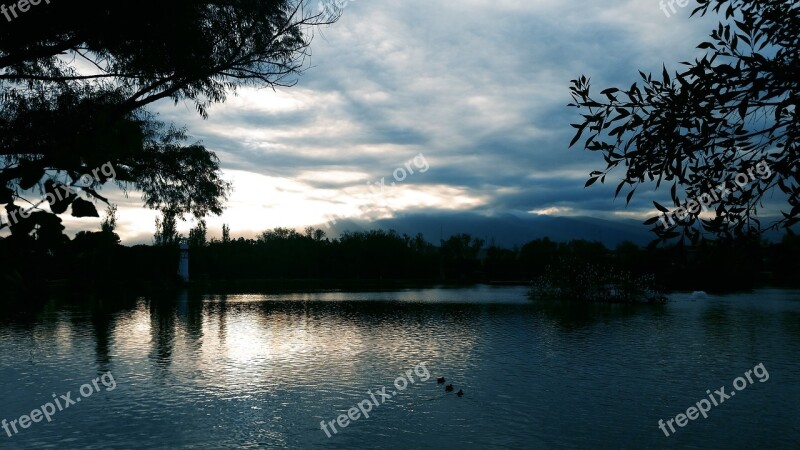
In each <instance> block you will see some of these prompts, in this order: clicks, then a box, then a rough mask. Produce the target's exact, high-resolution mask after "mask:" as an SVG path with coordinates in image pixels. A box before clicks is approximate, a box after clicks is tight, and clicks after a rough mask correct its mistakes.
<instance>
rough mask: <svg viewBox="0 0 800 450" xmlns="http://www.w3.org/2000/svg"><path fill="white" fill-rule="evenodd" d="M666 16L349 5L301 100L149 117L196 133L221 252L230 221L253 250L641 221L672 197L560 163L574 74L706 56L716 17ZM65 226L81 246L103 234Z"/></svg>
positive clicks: (325, 35) (117, 198) (643, 6)
mask: <svg viewBox="0 0 800 450" xmlns="http://www.w3.org/2000/svg"><path fill="white" fill-rule="evenodd" d="M326 1H328V0H326ZM337 1H339V2H341V1H343V0H337ZM667 12H669V17H668V15H667V13H665V12H664V11H663V10H662V9H660V8H659V2H658V1H657V0H635V1H623V0H608V1H596V0H592V1H587V0H558V1H556V0H459V1H458V2H453V1H445V0H424V1H422V0H404V1H402V2H387V1H385V0H382V1H379V0H353V1H346V2H345V3H344V4H343V9H342V16H341V19H340V20H339V21H338V22H337V23H335V24H333V25H330V26H325V27H322V28H317V29H315V30H313V33H314V38H313V42H312V44H311V52H312V56H311V58H309V61H308V64H307V66H306V70H305V71H304V73H303V74H302V76H300V77H298V78H297V84H296V85H295V86H293V87H290V88H280V89H276V90H272V89H240V90H239V91H238V92H237V95H236V96H231V97H229V98H228V100H227V101H226V102H225V103H224V104H219V105H215V106H213V107H212V108H211V109H210V110H209V118H208V119H207V120H203V119H202V118H201V117H200V116H199V115H198V114H197V113H196V111H195V110H194V108H193V106H192V105H191V104H184V103H179V104H177V105H175V104H173V103H172V102H163V103H158V104H155V105H154V106H153V107H152V108H151V110H152V111H155V112H157V113H158V114H159V115H160V119H161V120H163V121H165V122H173V123H175V124H177V125H179V126H180V125H185V126H186V127H187V128H188V133H189V135H190V136H191V137H192V140H196V141H200V142H201V143H202V144H203V145H205V146H206V147H207V148H208V149H209V150H211V151H214V152H215V153H216V154H217V156H218V157H219V159H220V162H221V167H222V169H223V172H224V177H225V178H226V179H227V180H228V181H230V182H232V183H233V192H232V194H231V196H230V198H229V200H228V202H227V204H226V205H227V207H226V211H225V212H224V214H223V215H222V216H220V217H209V218H207V223H208V227H209V234H210V236H218V235H219V234H220V229H221V227H222V224H223V223H227V224H229V226H230V227H231V233H232V235H233V236H234V237H238V236H246V237H252V236H255V235H256V234H258V233H260V232H262V231H265V230H268V229H272V228H275V227H289V228H296V229H298V230H300V229H302V228H304V227H306V226H311V225H314V226H319V225H321V224H326V223H330V222H331V221H335V220H337V219H341V218H353V219H365V220H376V219H383V218H390V217H398V216H401V215H403V214H413V213H416V212H421V211H425V212H430V213H436V212H446V211H450V212H452V211H458V212H474V213H476V214H481V215H496V214H504V213H512V214H517V215H527V214H547V215H560V216H590V217H598V218H612V219H613V218H635V219H642V220H644V219H646V218H648V217H652V216H653V215H655V214H654V208H653V206H652V201H653V200H665V199H667V198H668V192H666V191H664V192H662V191H659V192H657V193H654V192H648V191H646V190H642V191H637V195H636V197H634V200H633V201H632V202H631V204H630V205H628V206H627V207H626V206H625V201H624V198H619V199H616V200H615V199H614V195H613V193H614V189H615V187H616V184H617V183H616V182H615V181H614V180H613V179H612V180H609V181H608V182H607V184H606V185H600V184H595V185H593V186H591V187H590V188H586V189H585V188H584V184H585V182H586V180H587V178H588V174H589V172H591V171H592V170H600V169H603V168H604V167H605V164H604V162H603V160H602V157H601V155H595V154H591V153H589V152H586V151H583V150H581V149H580V145H577V146H575V147H573V148H572V149H568V148H567V146H568V144H569V141H570V140H571V138H572V136H573V128H572V127H570V123H574V122H578V121H579V119H580V116H579V111H578V110H576V109H574V108H568V107H567V104H568V103H570V102H571V98H570V94H569V86H570V80H571V79H574V78H576V77H579V76H581V75H586V76H587V77H591V79H592V81H593V86H594V87H595V88H594V89H593V90H594V91H595V92H599V91H600V90H602V89H603V88H606V87H610V86H620V87H627V86H630V84H631V83H633V82H634V81H639V76H638V70H642V71H644V72H646V73H647V72H653V73H660V72H661V67H662V64H665V65H666V67H667V69H668V70H670V72H674V71H675V70H679V69H680V68H681V66H680V64H679V63H680V62H681V61H687V60H693V59H694V58H695V57H698V56H699V55H701V54H702V53H700V51H699V50H697V49H696V48H695V47H696V46H697V44H699V43H700V42H702V41H703V40H704V39H705V38H706V37H707V35H708V32H709V31H710V30H711V27H712V26H714V25H715V24H716V19H715V18H713V17H712V18H692V19H689V15H690V12H691V6H689V7H685V8H679V7H678V6H677V5H676V12H675V13H674V14H673V13H672V12H671V11H670V10H669V9H667ZM381 180H383V181H381ZM103 194H104V195H105V194H108V195H109V196H110V198H111V200H112V201H113V202H114V203H116V204H118V206H119V213H118V229H117V232H118V234H119V235H120V236H121V237H122V239H123V243H125V244H129V245H130V244H137V243H150V242H151V241H152V236H153V232H154V229H155V226H154V221H155V218H156V216H157V214H156V212H154V211H151V210H148V209H146V208H144V206H143V205H142V201H141V197H140V195H139V194H138V193H136V192H130V193H129V196H128V197H127V198H126V197H124V196H123V195H122V194H121V193H120V192H119V191H114V189H111V188H107V189H105V190H104V191H103ZM62 218H63V219H64V222H65V225H66V226H67V229H68V231H72V232H74V231H77V230H78V229H96V228H98V227H99V220H98V219H75V218H71V217H67V216H62ZM194 224H195V222H194V221H193V220H187V221H185V222H183V223H182V224H181V226H180V229H181V230H182V231H183V232H184V233H186V232H187V231H188V229H189V228H190V227H191V226H193V225H194Z"/></svg>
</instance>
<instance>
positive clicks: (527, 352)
mask: <svg viewBox="0 0 800 450" xmlns="http://www.w3.org/2000/svg"><path fill="white" fill-rule="evenodd" d="M524 293H525V292H524V289H523V288H490V287H478V288H474V289H453V290H444V289H426V290H405V291H396V292H379V293H343V292H328V293H314V294H270V295H266V294H265V295H252V294H251V295H210V294H203V293H194V292H192V293H189V292H185V291H184V292H182V293H179V294H175V295H164V296H162V298H154V297H140V298H119V297H117V298H113V297H110V298H102V299H96V300H94V301H87V302H80V303H73V302H68V301H55V300H54V301H53V302H52V303H51V304H50V305H48V307H47V308H45V309H44V310H42V311H39V312H37V313H36V314H35V315H33V316H22V317H17V318H13V319H11V318H3V319H2V320H1V321H0V335H1V336H2V340H1V341H0V387H2V388H3V389H2V392H3V394H2V395H3V399H2V401H0V420H2V419H3V418H5V419H8V420H12V419H15V418H18V417H19V416H21V415H23V414H27V413H30V411H31V410H32V409H33V408H36V407H38V406H39V405H41V404H42V403H44V402H46V401H48V399H49V398H50V394H51V393H54V392H66V391H69V390H73V391H75V390H77V388H78V387H79V386H80V385H81V384H82V383H85V382H86V381H88V380H91V379H93V378H94V377H96V376H98V375H99V374H102V373H105V372H108V371H111V372H112V373H113V374H114V377H115V378H116V381H117V385H118V387H117V389H115V390H114V391H111V392H103V393H101V394H97V395H96V398H95V396H93V397H92V399H91V400H87V401H85V402H83V403H81V404H80V405H79V406H77V407H75V408H70V409H69V410H66V411H64V412H63V413H61V415H59V416H58V417H57V418H56V419H55V420H54V421H53V422H52V423H37V424H33V425H32V426H31V427H30V428H29V429H27V430H24V431H23V432H22V433H20V434H19V435H15V436H13V437H10V438H9V437H7V436H6V435H5V434H2V433H3V431H2V430H0V446H1V447H3V448H6V447H9V448H17V447H18V448H33V447H36V448H48V447H56V446H58V445H57V444H58V443H59V441H60V440H63V439H66V441H65V442H67V443H68V447H76V448H109V447H113V448H130V447H132V446H136V447H144V448H165V447H170V448H176V447H182V448H192V447H211V448H225V447H228V448H229V447H235V448H245V447H257V446H262V447H293V448H295V447H297V448H308V447H321V446H323V445H325V446H334V447H340V448H350V447H354V446H359V447H366V448H408V447H414V448H416V447H426V448H427V447H441V448H451V447H455V446H458V447H467V448H485V447H487V446H492V447H506V448H554V447H555V448H558V447H563V448H574V447H579V448H598V447H600V448H620V447H627V448H642V447H665V446H675V447H682V448H685V447H689V448H709V447H715V448H719V447H739V446H750V445H749V444H752V445H755V444H756V443H758V444H759V445H761V446H765V447H775V448H797V446H798V445H800V442H798V438H797V436H798V431H800V415H799V414H798V412H797V408H796V404H797V401H798V400H800V386H798V383H797V380H798V379H799V376H800V363H798V361H797V355H798V350H800V295H798V294H797V293H795V292H787V291H761V292H758V293H755V294H747V295H733V296H727V297H712V298H710V299H708V300H702V301H697V302H694V301H691V300H690V299H689V298H688V296H681V295H676V296H675V297H674V299H673V302H671V303H669V304H667V305H663V306H652V307H649V306H648V307H631V306H622V305H590V306H577V305H570V304H566V303H550V302H531V301H529V300H528V299H527V298H526V297H525V295H524ZM420 362H425V363H427V367H428V368H429V369H430V371H431V375H432V378H431V379H430V380H428V381H427V382H424V383H421V382H420V383H417V384H415V385H413V386H411V387H409V389H407V390H406V391H404V392H402V394H400V395H398V396H396V397H395V398H393V399H392V400H390V401H387V403H386V404H384V405H381V406H380V407H379V408H376V410H375V412H374V414H372V415H371V416H370V418H369V419H361V420H358V421H357V422H355V423H353V424H352V425H351V426H349V427H348V428H346V429H344V430H340V431H341V432H340V433H339V434H338V435H335V436H333V437H332V438H330V439H329V438H327V437H326V435H325V433H323V432H322V431H321V430H320V426H319V423H320V421H321V420H326V421H327V420H331V419H334V418H335V417H336V416H338V415H339V414H342V413H346V411H347V409H348V408H350V407H351V406H353V405H354V404H356V403H357V402H358V401H360V400H362V399H364V398H365V396H366V391H367V390H368V389H376V388H380V386H384V385H385V386H389V385H390V384H391V383H392V381H393V380H394V379H395V378H396V377H397V376H398V375H399V374H402V373H403V372H404V371H405V370H407V369H409V368H412V367H414V366H416V365H417V364H419V363H420ZM760 362H763V363H764V364H765V366H766V368H767V369H768V370H769V373H770V375H771V378H770V380H769V381H768V382H766V383H763V384H760V383H759V384H758V385H755V386H753V387H752V388H749V389H748V390H747V392H743V393H742V395H741V396H738V397H736V399H735V401H731V402H728V403H725V405H723V406H720V407H719V408H716V409H715V410H714V411H712V413H711V414H710V415H709V418H708V419H705V420H701V421H694V422H691V423H690V425H688V426H687V427H686V428H682V429H680V430H679V431H678V433H677V434H676V435H674V436H672V437H670V438H665V437H664V435H663V434H662V433H661V431H659V429H658V427H657V422H658V420H659V419H668V418H670V417H674V416H675V415H676V414H678V413H680V412H681V411H682V410H683V411H685V409H686V408H687V407H688V406H691V405H692V404H694V403H695V402H696V401H697V400H698V399H700V398H702V397H704V393H705V391H706V390H707V389H712V388H713V389H716V388H718V387H719V386H722V385H723V384H729V383H730V381H731V380H732V379H733V378H734V377H736V376H738V375H739V374H741V373H742V372H743V371H744V370H746V369H748V368H752V367H753V366H754V365H755V364H758V363H760ZM436 376H445V377H446V378H448V383H449V382H453V383H454V384H455V386H456V390H458V389H464V391H465V392H466V395H465V396H464V397H463V398H457V397H455V396H454V395H453V394H452V393H450V394H447V393H445V392H444V390H443V388H442V387H441V386H440V385H437V384H436V381H435V377H436ZM62 446H63V444H62Z"/></svg>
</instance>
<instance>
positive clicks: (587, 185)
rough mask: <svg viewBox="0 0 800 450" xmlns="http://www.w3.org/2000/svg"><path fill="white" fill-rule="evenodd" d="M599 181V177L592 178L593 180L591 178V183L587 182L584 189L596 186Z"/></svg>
mask: <svg viewBox="0 0 800 450" xmlns="http://www.w3.org/2000/svg"><path fill="white" fill-rule="evenodd" d="M598 179H599V177H592V178H589V181H587V182H586V184H585V185H584V186H583V187H584V188H587V187H589V186H591V185H593V184H595V183H596V182H597V180H598Z"/></svg>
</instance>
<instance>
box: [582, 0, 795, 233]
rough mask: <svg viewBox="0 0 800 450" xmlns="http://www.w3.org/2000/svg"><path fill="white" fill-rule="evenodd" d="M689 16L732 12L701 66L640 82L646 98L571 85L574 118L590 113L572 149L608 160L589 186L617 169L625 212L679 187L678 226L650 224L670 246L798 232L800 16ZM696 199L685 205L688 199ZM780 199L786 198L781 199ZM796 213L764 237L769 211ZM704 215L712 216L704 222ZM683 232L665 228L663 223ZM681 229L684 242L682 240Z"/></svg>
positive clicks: (778, 2) (787, 8) (758, 10)
mask: <svg viewBox="0 0 800 450" xmlns="http://www.w3.org/2000/svg"><path fill="white" fill-rule="evenodd" d="M698 3H699V6H698V7H697V8H696V9H695V10H694V11H693V12H692V16H695V15H700V16H704V15H706V14H708V13H709V12H710V11H713V12H716V13H720V12H724V20H723V21H721V22H720V23H719V26H718V27H717V28H716V29H715V30H713V31H712V33H711V40H710V41H708V42H703V43H701V44H700V45H699V46H698V48H700V49H704V50H706V51H707V54H706V55H705V56H703V58H701V59H695V61H694V62H685V63H683V64H684V65H685V66H686V69H685V70H683V71H681V72H675V73H674V74H673V75H672V76H670V74H669V73H668V71H667V69H666V67H664V70H663V73H662V74H661V77H660V78H657V77H653V76H652V74H648V75H645V74H644V73H642V72H641V71H640V72H639V73H640V76H641V78H642V80H641V82H642V87H641V88H640V87H639V86H638V84H637V83H633V85H632V86H631V87H630V88H629V89H618V88H608V89H604V90H602V91H601V92H600V96H601V97H600V98H595V97H593V96H592V95H591V94H590V80H589V79H588V78H586V77H585V76H581V77H580V78H578V79H576V80H572V88H571V91H572V98H573V100H574V103H572V104H570V106H573V107H576V108H585V109H588V112H586V113H583V114H581V115H582V117H583V120H582V122H580V123H576V124H573V125H572V126H573V127H574V128H576V129H577V132H576V134H575V137H574V138H573V140H572V142H571V143H570V147H571V146H573V145H575V144H576V143H577V142H578V141H581V140H582V139H584V138H583V136H584V133H586V134H587V136H586V137H585V139H584V141H583V142H584V144H583V146H584V148H585V149H586V150H589V151H593V152H599V153H601V154H602V155H603V157H604V159H605V162H606V168H605V169H604V170H598V171H593V172H592V173H591V175H590V178H589V180H588V181H587V183H586V186H587V187H588V186H590V185H591V184H593V183H595V182H596V181H598V180H600V181H601V182H605V179H606V177H607V176H608V175H609V174H610V173H611V172H612V170H613V169H615V168H617V167H618V166H622V167H623V168H624V177H623V178H622V181H621V182H620V183H619V185H618V186H617V191H616V195H619V194H620V192H621V191H622V190H623V189H624V188H626V187H627V191H628V193H627V202H628V203H630V201H631V198H632V197H633V195H634V192H635V191H636V190H637V189H638V188H639V187H641V186H642V185H643V184H645V183H652V182H655V188H656V189H658V188H659V187H660V186H661V185H662V183H663V184H665V185H667V186H669V185H671V190H670V197H671V198H672V202H673V203H674V206H675V207H676V208H677V210H676V211H675V214H671V213H672V212H671V211H670V210H669V209H668V208H667V207H665V206H663V205H661V204H659V203H657V202H654V204H655V207H656V208H657V209H658V210H659V211H660V213H659V214H661V213H664V215H662V216H660V217H653V218H651V219H650V220H648V221H647V222H645V224H647V225H653V224H655V227H654V228H653V231H654V232H655V233H656V234H657V236H658V237H659V238H661V239H670V238H675V237H678V236H680V237H681V241H683V239H684V238H686V239H690V240H692V241H693V242H696V241H698V240H700V239H703V238H704V234H706V233H704V232H708V234H711V235H713V236H716V237H728V238H731V237H734V236H737V235H749V234H759V233H761V232H763V231H764V230H766V229H770V228H777V227H781V226H783V227H791V226H792V225H794V224H795V223H797V222H798V221H799V220H800V185H798V174H800V155H799V154H798V137H800V126H798V125H800V124H799V123H798V118H797V103H798V101H799V100H800V96H799V94H800V93H799V92H798V88H800V59H799V57H800V6H798V4H797V3H796V2H787V1H782V0H758V1H755V0H698ZM681 194H683V197H684V198H686V199H687V201H686V202H684V203H682V202H681V200H680V198H681V197H682V195H681ZM776 194H777V195H776ZM776 197H777V199H778V201H781V202H783V201H785V202H786V203H788V206H787V207H786V210H785V211H782V214H783V216H782V217H781V218H779V219H777V220H775V221H774V222H772V223H770V224H768V225H766V226H762V224H761V222H760V220H759V218H758V213H759V211H761V210H764V209H765V206H764V204H763V201H765V200H767V199H770V200H773V199H774V198H776ZM704 209H708V210H709V211H710V212H711V213H712V214H710V215H709V216H702V217H701V213H702V212H703V210H704ZM668 215H669V216H670V218H673V219H678V220H669V221H666V220H664V219H665V217H667V216H668ZM673 222H677V223H674V225H675V228H677V229H678V230H680V231H675V230H673Z"/></svg>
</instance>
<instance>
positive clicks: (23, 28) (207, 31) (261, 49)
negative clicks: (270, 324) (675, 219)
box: [0, 0, 337, 240]
mask: <svg viewBox="0 0 800 450" xmlns="http://www.w3.org/2000/svg"><path fill="white" fill-rule="evenodd" d="M336 18H337V16H336V14H335V12H334V13H332V15H331V13H329V12H328V13H326V14H325V15H324V16H323V14H322V13H319V12H318V11H317V9H316V5H313V6H312V7H310V8H309V7H307V5H306V3H305V0H270V1H250V0H221V1H213V2H211V1H194V0H192V1H189V0H174V1H168V2H163V1H154V0H142V1H138V2H135V3H133V2H100V1H96V0H74V1H71V2H68V3H65V2H52V3H50V2H48V3H47V4H41V5H39V6H36V7H34V8H31V9H30V10H29V11H27V12H26V13H25V14H22V15H19V17H17V18H15V19H14V20H12V21H10V22H9V23H6V21H5V20H4V21H3V26H2V27H0V204H5V205H7V207H6V208H7V209H8V208H11V209H12V210H16V208H18V206H17V205H16V203H17V201H18V200H21V199H23V198H24V197H25V196H26V195H28V196H30V195H33V194H34V192H33V190H34V189H37V188H38V189H39V190H40V191H42V190H43V189H50V190H53V189H58V184H59V183H60V184H61V185H74V184H76V183H78V182H81V184H80V186H81V188H80V191H81V196H83V197H85V199H89V200H101V201H105V198H104V197H103V196H102V195H100V194H99V192H98V190H99V189H100V188H101V187H102V186H103V185H104V184H105V183H107V182H109V181H111V180H112V179H113V181H115V182H116V183H117V184H118V185H119V186H120V187H121V188H123V189H128V188H131V189H136V190H139V191H141V192H142V193H143V199H144V203H145V205H146V206H148V207H150V208H154V209H160V210H162V211H166V210H171V211H174V212H175V214H176V215H177V217H178V218H180V217H182V216H183V215H184V214H187V213H189V214H193V215H194V216H196V217H198V218H201V217H204V216H206V215H207V214H219V213H220V212H221V211H222V203H223V201H224V200H225V198H226V195H227V193H228V191H229V184H228V183H227V182H225V181H223V179H222V177H221V173H220V171H219V164H218V160H217V158H216V156H215V155H214V153H212V152H210V151H208V150H207V149H206V148H205V147H203V146H202V145H200V144H199V143H190V142H187V136H186V134H185V132H184V130H182V129H180V128H178V127H174V126H172V125H165V124H162V123H160V122H159V121H157V120H156V119H155V117H154V116H153V115H152V114H150V113H148V112H147V111H146V110H145V109H144V108H145V107H146V106H148V105H150V104H152V103H153V102H156V101H158V100H162V99H169V100H171V101H173V102H175V103H178V102H188V103H192V104H193V105H194V107H195V109H196V110H197V112H198V113H199V114H200V115H201V116H202V117H203V118H206V117H207V116H208V108H209V106H210V105H212V104H214V103H219V102H223V101H224V100H225V99H226V96H227V94H228V93H230V92H233V91H235V90H236V89H237V88H239V87H242V86H268V87H275V86H291V85H292V84H294V83H295V76H296V75H297V74H298V73H299V72H300V71H301V70H302V67H303V63H304V61H305V57H306V56H307V55H308V47H309V44H310V37H309V33H308V31H309V28H310V27H314V26H317V25H320V24H325V23H332V22H333V21H335V20H336ZM105 163H110V164H112V165H113V167H114V168H115V172H116V173H115V175H114V176H113V177H112V176H110V175H109V174H108V173H103V174H101V175H100V176H98V177H93V178H92V179H91V180H89V179H87V178H83V181H81V180H82V178H81V175H82V174H88V173H92V171H93V170H94V169H96V168H98V167H100V166H101V165H103V164H105ZM45 180H48V181H46V182H44V183H43V181H45ZM47 182H50V183H51V184H50V185H48V184H47ZM54 182H55V183H56V186H55V187H53V183H54ZM48 186H49V187H48ZM85 199H80V198H79V197H78V196H74V197H69V198H67V199H64V200H58V201H53V200H48V203H50V209H51V211H53V212H55V213H57V214H60V213H63V212H65V210H66V208H67V206H69V205H70V204H71V205H72V215H74V216H78V217H85V216H92V215H94V216H96V215H97V213H96V211H95V208H94V206H93V205H92V204H91V202H88V201H86V200H85ZM55 209H58V211H56V210H55ZM21 222H26V223H27V224H25V225H21V226H20V227H18V228H14V227H12V233H14V234H19V233H22V232H25V230H26V229H36V230H37V233H38V234H39V235H40V236H39V238H41V237H42V236H43V235H48V236H49V235H53V234H60V233H61V232H62V230H63V227H61V225H60V220H53V218H52V217H51V214H50V213H49V212H47V211H37V212H36V213H34V214H32V215H31V216H30V217H26V218H24V219H23V220H22V221H21ZM15 230H16V231H15ZM23 240H24V239H23Z"/></svg>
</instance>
